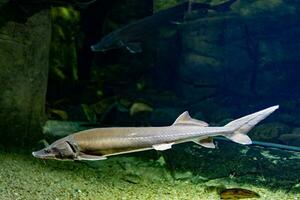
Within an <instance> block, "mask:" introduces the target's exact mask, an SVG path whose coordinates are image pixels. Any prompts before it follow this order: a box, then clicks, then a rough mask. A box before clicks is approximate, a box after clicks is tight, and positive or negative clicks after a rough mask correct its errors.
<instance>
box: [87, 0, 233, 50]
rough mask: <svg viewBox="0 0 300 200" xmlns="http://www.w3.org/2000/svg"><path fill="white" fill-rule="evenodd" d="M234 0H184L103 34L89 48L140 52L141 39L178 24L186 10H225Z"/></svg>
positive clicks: (228, 8)
mask: <svg viewBox="0 0 300 200" xmlns="http://www.w3.org/2000/svg"><path fill="white" fill-rule="evenodd" d="M235 1H236V0H228V1H225V2H222V3H220V4H217V5H210V4H207V3H197V2H193V3H191V2H190V1H185V2H183V3H181V4H178V5H176V6H174V7H171V8H168V9H164V10H161V11H158V12H156V13H154V14H153V15H151V16H148V17H145V18H143V19H139V20H137V21H136V22H133V23H130V24H128V25H126V26H124V27H121V28H119V29H117V30H115V31H113V32H111V33H109V34H108V35H106V36H104V37H103V38H102V40H101V41H100V42H98V43H96V44H94V45H92V46H91V50H92V51H94V52H99V51H100V52H105V51H108V50H111V49H118V48H122V47H125V48H126V49H127V50H128V51H129V52H130V53H140V52H141V51H142V48H141V41H143V40H144V38H145V37H147V36H150V35H151V34H153V32H155V31H156V30H158V29H159V28H161V27H164V26H167V25H171V24H179V23H180V22H179V21H182V20H183V18H184V15H185V13H186V12H187V11H189V10H191V11H194V10H197V11H199V10H202V11H207V10H214V11H217V12H226V11H228V10H230V6H231V5H232V4H233V3H234V2H235Z"/></svg>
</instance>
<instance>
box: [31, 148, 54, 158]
mask: <svg viewBox="0 0 300 200" xmlns="http://www.w3.org/2000/svg"><path fill="white" fill-rule="evenodd" d="M32 155H33V156H34V157H36V158H41V159H53V158H55V155H54V154H52V153H50V152H49V153H47V152H46V150H45V149H42V150H40V151H34V152H32Z"/></svg>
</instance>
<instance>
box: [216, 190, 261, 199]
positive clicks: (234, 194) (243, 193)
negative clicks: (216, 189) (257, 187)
mask: <svg viewBox="0 0 300 200" xmlns="http://www.w3.org/2000/svg"><path fill="white" fill-rule="evenodd" d="M220 197H221V199H231V200H237V199H246V198H259V197H260V196H259V194H258V193H256V192H253V191H251V190H247V189H243V188H230V189H225V190H223V191H222V192H220Z"/></svg>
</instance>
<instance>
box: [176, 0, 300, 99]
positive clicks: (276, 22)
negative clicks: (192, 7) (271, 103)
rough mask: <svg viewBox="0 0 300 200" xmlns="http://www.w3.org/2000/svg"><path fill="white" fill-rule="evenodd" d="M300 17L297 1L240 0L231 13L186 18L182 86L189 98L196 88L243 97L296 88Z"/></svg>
mask: <svg viewBox="0 0 300 200" xmlns="http://www.w3.org/2000/svg"><path fill="white" fill-rule="evenodd" d="M247 2H248V1H247ZM299 19H300V18H299V6H298V5H297V3H296V2H294V1H288V0H286V1H275V0H273V1H272V0H269V1H249V2H248V3H247V4H246V3H243V4H242V3H241V2H239V1H238V2H237V3H236V4H234V5H233V11H232V12H230V13H225V14H223V13H222V14H217V13H209V14H208V16H207V17H204V18H199V19H196V20H193V21H189V22H187V23H185V24H184V25H183V26H182V27H181V37H182V57H181V58H182V59H181V64H180V66H179V74H180V79H181V80H183V84H182V87H181V92H182V93H183V94H184V96H186V97H187V98H189V99H193V98H194V97H195V95H194V94H195V90H198V94H202V95H204V96H205V95H208V94H212V93H218V94H219V95H220V94H223V95H225V94H230V95H231V96H232V95H233V96H239V97H243V98H244V99H247V98H249V97H271V98H273V97H275V96H276V97H277V96H280V95H282V97H286V96H290V95H291V94H297V93H298V91H299V89H300V87H299V83H300V81H299V78H298V76H297V75H296V74H298V72H299V70H298V67H297V66H298V65H299V64H300V59H299V56H300V53H299V52H300V38H299V33H300V28H299V24H300V20H299ZM291 83H292V84H291ZM291 86H292V87H291ZM191 89H192V90H193V91H194V92H193V93H191V92H190V91H191Z"/></svg>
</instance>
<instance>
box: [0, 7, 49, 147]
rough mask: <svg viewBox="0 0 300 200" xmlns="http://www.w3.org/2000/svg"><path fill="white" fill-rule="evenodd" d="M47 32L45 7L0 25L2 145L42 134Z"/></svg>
mask: <svg viewBox="0 0 300 200" xmlns="http://www.w3.org/2000/svg"><path fill="white" fill-rule="evenodd" d="M3 17H5V16H0V18H3ZM25 20H26V19H25ZM50 35H51V22H50V15H49V11H48V10H44V11H39V12H37V13H35V14H33V15H32V16H30V17H28V18H27V20H26V22H25V23H18V22H15V21H7V22H6V23H4V24H3V25H2V26H1V27H0V47H1V48H0V91H1V96H0V130H1V131H0V138H1V140H0V142H1V143H2V144H3V145H5V146H11V145H14V146H20V145H21V146H29V145H30V144H31V142H36V140H37V139H39V138H41V126H42V123H43V120H44V114H45V112H44V109H45V95H46V87H47V76H48V60H49V59H48V56H49V55H48V54H49V45H50Z"/></svg>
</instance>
